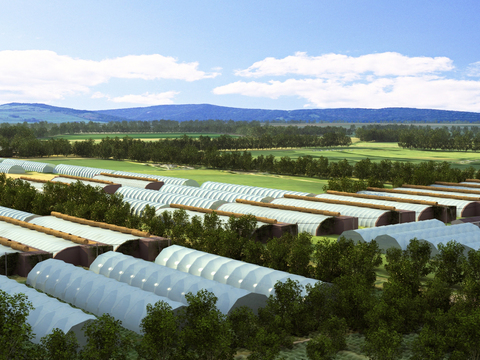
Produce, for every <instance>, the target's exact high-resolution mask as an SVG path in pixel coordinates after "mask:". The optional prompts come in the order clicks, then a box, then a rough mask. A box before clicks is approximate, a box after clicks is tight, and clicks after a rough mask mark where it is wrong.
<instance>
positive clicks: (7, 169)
mask: <svg viewBox="0 0 480 360" xmlns="http://www.w3.org/2000/svg"><path fill="white" fill-rule="evenodd" d="M0 173H5V174H25V169H24V168H22V167H21V166H19V165H15V164H9V163H5V161H4V162H2V163H0Z"/></svg>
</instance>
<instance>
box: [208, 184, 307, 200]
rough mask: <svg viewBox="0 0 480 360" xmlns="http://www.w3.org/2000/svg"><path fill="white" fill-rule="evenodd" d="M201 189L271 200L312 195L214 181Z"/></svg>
mask: <svg viewBox="0 0 480 360" xmlns="http://www.w3.org/2000/svg"><path fill="white" fill-rule="evenodd" d="M201 188H202V189H210V190H221V191H229V192H234V193H240V194H249V195H258V196H263V197H273V198H281V197H283V196H284V195H285V194H291V195H300V196H313V195H314V194H312V193H307V192H301V191H290V190H279V189H269V188H262V187H258V186H249V185H236V184H226V183H220V182H214V181H206V182H204V183H203V184H202V186H201Z"/></svg>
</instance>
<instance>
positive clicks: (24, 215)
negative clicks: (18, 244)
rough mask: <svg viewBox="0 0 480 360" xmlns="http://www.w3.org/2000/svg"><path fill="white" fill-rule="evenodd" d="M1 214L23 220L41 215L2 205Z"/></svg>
mask: <svg viewBox="0 0 480 360" xmlns="http://www.w3.org/2000/svg"><path fill="white" fill-rule="evenodd" d="M0 216H7V217H11V218H14V219H17V220H22V221H29V220H30V219H33V218H34V217H37V216H39V215H35V214H32V213H29V212H25V211H20V210H15V209H10V208H7V207H4V206H0ZM0 235H1V234H0Z"/></svg>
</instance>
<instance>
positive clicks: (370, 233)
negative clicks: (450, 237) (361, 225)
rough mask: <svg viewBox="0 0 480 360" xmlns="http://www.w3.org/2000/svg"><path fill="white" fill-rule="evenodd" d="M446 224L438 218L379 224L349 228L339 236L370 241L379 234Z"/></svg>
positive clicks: (430, 227) (438, 226) (437, 226)
mask: <svg viewBox="0 0 480 360" xmlns="http://www.w3.org/2000/svg"><path fill="white" fill-rule="evenodd" d="M445 226H446V225H445V224H444V223H443V222H442V221H440V220H437V219H431V220H424V221H418V222H409V223H403V224H393V225H385V226H378V227H373V228H366V229H357V230H347V231H344V232H343V233H342V234H341V235H340V236H339V238H341V237H342V236H345V238H347V239H351V240H354V241H362V242H370V241H372V240H375V238H376V237H377V236H379V235H390V234H398V233H403V232H407V231H418V230H425V229H432V228H444V227H445Z"/></svg>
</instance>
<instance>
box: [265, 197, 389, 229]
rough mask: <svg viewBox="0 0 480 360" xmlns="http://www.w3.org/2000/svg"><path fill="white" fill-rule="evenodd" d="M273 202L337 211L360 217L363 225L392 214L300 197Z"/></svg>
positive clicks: (377, 221)
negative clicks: (300, 198) (299, 198)
mask: <svg viewBox="0 0 480 360" xmlns="http://www.w3.org/2000/svg"><path fill="white" fill-rule="evenodd" d="M272 204H280V205H287V206H297V207H304V208H308V209H317V210H327V211H337V212H339V213H341V214H342V215H344V216H353V217H358V225H359V226H363V227H374V226H378V224H383V223H384V222H385V220H384V217H386V216H390V211H389V210H379V209H370V208H364V207H355V206H349V205H339V204H329V203H322V202H315V201H307V200H298V199H289V198H282V199H275V200H273V201H272Z"/></svg>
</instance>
